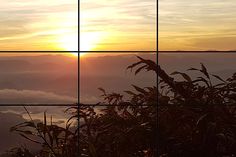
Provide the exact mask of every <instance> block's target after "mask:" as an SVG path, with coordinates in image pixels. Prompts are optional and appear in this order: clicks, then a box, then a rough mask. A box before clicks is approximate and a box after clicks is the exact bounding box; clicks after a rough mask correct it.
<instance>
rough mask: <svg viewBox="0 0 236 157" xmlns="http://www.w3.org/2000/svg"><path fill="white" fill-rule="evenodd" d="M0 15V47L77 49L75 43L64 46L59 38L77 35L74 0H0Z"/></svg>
mask: <svg viewBox="0 0 236 157" xmlns="http://www.w3.org/2000/svg"><path fill="white" fill-rule="evenodd" d="M0 15H1V22H0V24H1V25H0V47H1V50H66V49H68V47H70V48H73V49H74V48H76V44H75V42H73V44H74V45H71V43H70V45H68V46H66V48H65V45H66V44H68V42H65V43H61V41H63V39H65V38H69V37H71V36H72V35H71V34H74V35H77V36H78V1H77V0H50V1H47V0H35V1H31V0H24V1H8V0H2V1H1V6H0ZM70 40H72V39H70ZM77 41H78V39H77ZM59 44H61V45H59ZM77 45H78V44H77ZM77 47H78V46H77Z"/></svg>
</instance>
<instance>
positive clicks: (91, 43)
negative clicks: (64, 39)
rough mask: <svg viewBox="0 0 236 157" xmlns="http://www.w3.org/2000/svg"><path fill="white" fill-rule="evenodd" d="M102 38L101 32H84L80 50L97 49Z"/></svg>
mask: <svg viewBox="0 0 236 157" xmlns="http://www.w3.org/2000/svg"><path fill="white" fill-rule="evenodd" d="M101 39H102V33H101V32H82V33H81V36H80V50H81V51H91V50H93V49H95V48H96V47H97V46H98V43H99V42H100V41H101Z"/></svg>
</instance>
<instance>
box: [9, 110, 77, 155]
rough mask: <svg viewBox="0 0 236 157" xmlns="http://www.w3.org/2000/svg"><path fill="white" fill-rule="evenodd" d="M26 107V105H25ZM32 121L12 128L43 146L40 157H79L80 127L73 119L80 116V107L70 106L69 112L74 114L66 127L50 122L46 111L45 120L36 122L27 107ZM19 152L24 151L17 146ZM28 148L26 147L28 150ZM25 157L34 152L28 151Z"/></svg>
mask: <svg viewBox="0 0 236 157" xmlns="http://www.w3.org/2000/svg"><path fill="white" fill-rule="evenodd" d="M24 108H25V107H24ZM25 110H26V112H27V114H28V116H29V118H30V121H26V122H23V123H20V124H17V125H15V126H13V127H12V128H11V131H14V132H17V133H18V134H19V135H20V136H22V137H23V138H25V139H27V140H29V141H31V142H34V143H37V144H39V145H41V146H42V150H41V151H40V153H39V154H37V156H38V157H77V156H78V142H77V141H78V129H76V128H78V127H77V125H76V126H74V129H72V128H73V127H72V125H73V119H77V117H78V108H77V107H70V108H68V109H67V112H71V114H72V116H71V118H69V119H68V121H67V122H66V126H65V128H63V127H60V126H57V125H54V124H53V123H52V117H51V123H50V124H48V120H47V115H46V112H44V118H43V122H38V123H36V122H35V121H34V120H33V119H32V117H31V115H30V113H29V111H28V110H27V109H26V108H25ZM16 150H17V152H16V153H19V152H22V149H21V148H16ZM26 151H27V149H24V152H26ZM24 156H25V157H31V156H32V154H30V153H29V151H27V154H24Z"/></svg>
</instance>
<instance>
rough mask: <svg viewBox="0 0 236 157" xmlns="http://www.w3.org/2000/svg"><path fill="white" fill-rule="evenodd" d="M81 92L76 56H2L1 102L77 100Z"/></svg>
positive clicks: (61, 101)
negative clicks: (79, 90) (79, 91)
mask: <svg viewBox="0 0 236 157" xmlns="http://www.w3.org/2000/svg"><path fill="white" fill-rule="evenodd" d="M77 95H78V61H77V59H76V58H72V57H67V56H63V55H41V56H8V57H7V56H0V103H75V102H77Z"/></svg>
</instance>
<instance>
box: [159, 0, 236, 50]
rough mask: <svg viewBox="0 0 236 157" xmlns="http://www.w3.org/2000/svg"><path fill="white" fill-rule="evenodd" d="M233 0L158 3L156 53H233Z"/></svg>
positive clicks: (235, 20) (235, 13)
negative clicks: (192, 51)
mask: <svg viewBox="0 0 236 157" xmlns="http://www.w3.org/2000/svg"><path fill="white" fill-rule="evenodd" d="M235 8H236V3H235V1H234V0H227V1H222V0H187V1H186V0H159V12H158V13H159V14H158V16H159V25H158V26H159V30H158V34H159V37H158V39H159V40H158V43H159V50H161V51H168V50H172V51H175V50H185V51H187V50H203V51H204V50H224V51H226V50H236V46H235V40H236V28H235V25H236V9H235Z"/></svg>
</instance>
